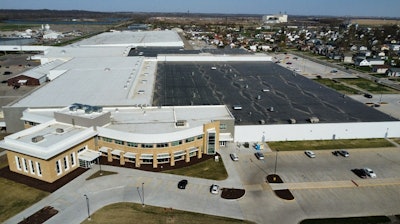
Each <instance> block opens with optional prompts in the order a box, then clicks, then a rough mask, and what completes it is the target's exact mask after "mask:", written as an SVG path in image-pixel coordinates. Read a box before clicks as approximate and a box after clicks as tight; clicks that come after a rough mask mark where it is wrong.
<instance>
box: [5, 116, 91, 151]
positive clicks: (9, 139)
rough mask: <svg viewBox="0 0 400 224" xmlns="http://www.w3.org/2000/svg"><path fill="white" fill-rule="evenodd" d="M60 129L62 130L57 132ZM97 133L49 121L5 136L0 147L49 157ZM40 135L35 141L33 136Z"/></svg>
mask: <svg viewBox="0 0 400 224" xmlns="http://www.w3.org/2000/svg"><path fill="white" fill-rule="evenodd" d="M57 130H62V132H57ZM96 135H97V132H96V131H94V130H93V128H83V127H78V126H72V125H67V124H63V123H58V122H55V121H54V120H53V121H49V122H46V123H43V124H41V125H37V126H34V127H31V128H28V129H25V130H23V131H20V132H17V133H15V134H12V135H9V136H6V137H5V138H4V141H1V142H0V147H2V148H5V149H7V150H10V151H15V152H19V153H23V154H26V155H30V156H33V157H37V158H41V159H49V158H51V157H53V156H56V155H58V154H59V153H62V152H64V151H65V150H67V149H69V148H71V146H72V145H75V144H76V143H77V142H82V141H84V140H87V139H89V138H92V137H94V136H96ZM38 136H41V137H42V138H43V139H42V140H40V141H37V142H34V141H33V138H36V137H38Z"/></svg>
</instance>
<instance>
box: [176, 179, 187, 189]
mask: <svg viewBox="0 0 400 224" xmlns="http://www.w3.org/2000/svg"><path fill="white" fill-rule="evenodd" d="M187 184H188V181H187V180H181V181H179V182H178V188H179V189H185V188H186V185H187Z"/></svg>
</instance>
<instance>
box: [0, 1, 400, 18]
mask: <svg viewBox="0 0 400 224" xmlns="http://www.w3.org/2000/svg"><path fill="white" fill-rule="evenodd" d="M0 8H2V9H59V10H69V9H78V10H89V11H112V12H115V11H130V12H187V11H190V12H193V13H226V14H229V13H238V14H247V13H250V14H276V13H279V12H282V13H283V12H286V13H287V14H289V15H332V16H373V17H382V16H383V17H400V10H399V9H400V0H381V1H377V0H0Z"/></svg>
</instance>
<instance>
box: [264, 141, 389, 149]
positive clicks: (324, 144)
mask: <svg viewBox="0 0 400 224" xmlns="http://www.w3.org/2000/svg"><path fill="white" fill-rule="evenodd" d="M267 144H268V146H269V147H270V148H271V149H273V150H279V151H297V150H306V149H309V150H320V149H351V148H381V147H394V145H393V144H392V143H390V142H389V141H387V140H386V139H382V138H374V139H340V140H318V141H281V142H267Z"/></svg>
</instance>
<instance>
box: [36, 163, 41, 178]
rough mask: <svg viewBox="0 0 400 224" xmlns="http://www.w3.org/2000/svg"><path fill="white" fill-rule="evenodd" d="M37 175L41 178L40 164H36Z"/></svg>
mask: <svg viewBox="0 0 400 224" xmlns="http://www.w3.org/2000/svg"><path fill="white" fill-rule="evenodd" d="M36 168H37V174H38V176H42V168H41V167H40V163H39V162H36Z"/></svg>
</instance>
